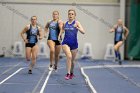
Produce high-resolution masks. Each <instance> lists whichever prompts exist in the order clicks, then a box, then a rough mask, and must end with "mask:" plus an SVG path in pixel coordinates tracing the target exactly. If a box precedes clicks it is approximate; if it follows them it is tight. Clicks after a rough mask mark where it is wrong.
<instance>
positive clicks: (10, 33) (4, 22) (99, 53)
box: [0, 3, 120, 59]
mask: <svg viewBox="0 0 140 93" xmlns="http://www.w3.org/2000/svg"><path fill="white" fill-rule="evenodd" d="M6 6H12V8H14V9H15V10H17V11H18V13H22V14H24V15H26V16H27V17H28V18H30V17H31V16H32V15H37V16H38V22H39V23H41V24H42V25H43V26H44V25H45V24H46V22H47V21H48V20H50V19H51V13H52V11H53V10H58V11H59V12H60V16H61V19H62V20H63V21H66V20H67V10H68V9H70V8H74V9H76V12H77V20H79V21H80V22H81V24H82V25H83V27H84V29H85V31H86V34H85V35H81V34H80V33H79V35H78V39H79V51H82V50H83V45H84V43H85V42H90V43H92V51H93V58H95V59H103V58H104V54H105V49H106V45H107V44H108V43H113V36H114V34H110V33H108V30H109V27H108V26H107V25H105V24H104V23H102V22H101V21H99V20H97V19H95V18H94V17H91V16H89V15H87V14H86V13H84V12H83V11H81V10H79V9H78V8H76V6H72V5H69V4H43V3H42V4H41V3H40V4H32V3H30V4H21V3H11V4H7V5H6ZM6 6H3V5H2V4H1V3H0V20H1V22H0V54H1V52H2V51H1V48H2V47H3V46H5V47H7V48H10V46H11V45H12V44H13V43H14V42H15V41H21V37H20V35H19V33H20V32H21V30H22V29H23V28H24V26H25V25H26V24H28V23H29V20H27V19H25V18H23V17H22V16H21V15H19V14H17V13H14V12H12V11H11V10H9V9H8V8H7V7H6ZM80 7H82V9H86V10H88V11H89V12H90V14H91V13H92V14H94V15H96V16H97V17H98V18H103V19H104V20H106V21H107V22H109V23H111V24H115V23H116V20H117V18H119V16H120V11H119V5H111V4H108V5H103V4H90V5H89V4H82V5H80ZM48 53H49V52H48Z"/></svg>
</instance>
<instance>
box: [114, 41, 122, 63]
mask: <svg viewBox="0 0 140 93" xmlns="http://www.w3.org/2000/svg"><path fill="white" fill-rule="evenodd" d="M122 44H123V41H119V42H118V43H116V44H115V46H114V49H115V54H116V57H118V58H119V60H121V55H120V52H119V49H120V47H121V46H122Z"/></svg>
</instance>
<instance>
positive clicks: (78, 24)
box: [75, 21, 85, 34]
mask: <svg viewBox="0 0 140 93" xmlns="http://www.w3.org/2000/svg"><path fill="white" fill-rule="evenodd" d="M75 26H76V28H77V29H78V30H79V31H80V32H81V33H82V34H85V30H84V29H83V27H82V25H81V24H80V22H78V21H76V25H75Z"/></svg>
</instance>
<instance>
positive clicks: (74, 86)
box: [0, 58, 140, 93]
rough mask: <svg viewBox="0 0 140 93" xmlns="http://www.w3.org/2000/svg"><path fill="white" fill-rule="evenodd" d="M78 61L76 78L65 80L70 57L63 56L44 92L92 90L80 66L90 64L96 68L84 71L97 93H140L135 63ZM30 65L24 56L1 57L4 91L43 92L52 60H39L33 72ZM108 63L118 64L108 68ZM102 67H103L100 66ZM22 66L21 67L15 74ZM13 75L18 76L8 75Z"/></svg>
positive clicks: (87, 92)
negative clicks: (29, 69) (29, 72)
mask: <svg viewBox="0 0 140 93" xmlns="http://www.w3.org/2000/svg"><path fill="white" fill-rule="evenodd" d="M77 62H78V63H77V64H76V67H75V78H74V79H72V80H65V79H64V76H65V74H66V59H61V60H60V63H59V69H58V72H57V73H56V72H52V73H51V75H50V77H49V79H48V82H47V85H46V86H45V89H44V92H43V93H91V92H90V88H89V86H88V85H87V84H86V83H85V78H84V77H83V76H82V74H81V71H80V67H89V66H93V68H90V69H84V72H85V74H86V75H87V76H88V77H89V79H90V81H91V84H92V85H93V86H94V88H95V90H96V91H97V93H140V87H139V84H140V74H139V72H140V67H131V65H135V63H132V62H123V65H130V67H125V68H123V67H121V66H120V67H117V66H119V65H118V63H114V62H111V61H104V60H78V61H77ZM28 64H29V63H27V62H26V61H25V59H22V58H0V93H40V91H41V89H42V87H43V84H44V82H45V80H46V77H47V76H48V72H49V71H48V68H47V67H48V65H49V60H48V59H38V61H37V64H36V67H35V68H34V70H33V74H32V75H29V74H27V72H28ZM105 65H111V66H116V67H111V68H110V67H104V66H105ZM137 65H139V64H138V63H137ZM98 66H101V67H99V68H96V67H98ZM21 68H22V69H21ZM19 69H21V70H20V71H19V72H17V73H16V74H14V73H15V72H16V71H17V70H19ZM120 73H121V74H120ZM12 74H14V75H13V76H11V77H10V78H8V77H9V76H10V75H12ZM125 76H127V78H126V77H125ZM7 78H8V79H7ZM5 79H6V80H5ZM4 80H5V82H2V81H4ZM135 83H136V84H135Z"/></svg>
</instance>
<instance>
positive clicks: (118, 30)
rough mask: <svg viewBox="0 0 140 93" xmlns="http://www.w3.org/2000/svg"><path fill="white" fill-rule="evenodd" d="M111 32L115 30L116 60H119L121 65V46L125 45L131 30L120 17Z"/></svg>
mask: <svg viewBox="0 0 140 93" xmlns="http://www.w3.org/2000/svg"><path fill="white" fill-rule="evenodd" d="M110 32H115V37H114V44H115V45H114V49H115V56H116V60H119V64H120V65H121V64H122V62H121V54H120V51H119V49H120V47H121V46H122V45H123V43H124V42H125V40H126V38H127V36H128V33H129V30H128V29H127V28H126V27H125V26H124V25H123V22H122V20H121V19H118V22H117V24H116V25H114V27H113V28H112V29H110Z"/></svg>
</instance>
